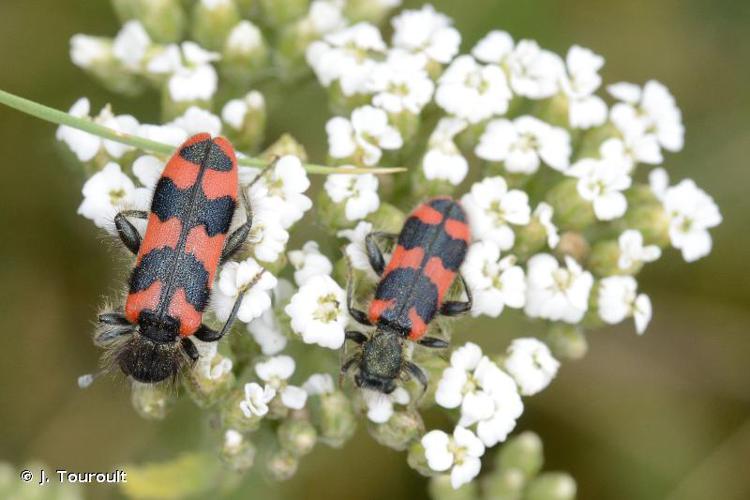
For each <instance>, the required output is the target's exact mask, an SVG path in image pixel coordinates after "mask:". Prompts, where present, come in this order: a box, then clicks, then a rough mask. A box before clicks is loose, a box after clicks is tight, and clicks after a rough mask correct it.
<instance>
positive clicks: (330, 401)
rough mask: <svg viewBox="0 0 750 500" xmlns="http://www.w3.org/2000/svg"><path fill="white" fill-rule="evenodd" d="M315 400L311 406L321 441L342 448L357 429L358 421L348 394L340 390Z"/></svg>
mask: <svg viewBox="0 0 750 500" xmlns="http://www.w3.org/2000/svg"><path fill="white" fill-rule="evenodd" d="M315 399H318V401H315ZM315 399H314V400H313V404H312V405H311V406H312V410H313V417H314V419H313V421H314V422H315V424H316V427H317V429H318V432H319V435H320V441H321V442H322V443H325V444H327V445H328V446H332V447H334V448H340V447H341V446H343V444H344V443H345V442H346V441H347V440H349V438H351V437H352V435H354V431H355V430H356V429H357V419H356V417H355V415H354V410H353V408H352V404H351V401H349V398H348V397H347V396H346V394H344V393H343V392H341V391H338V390H337V391H334V392H332V393H329V394H321V395H320V398H315Z"/></svg>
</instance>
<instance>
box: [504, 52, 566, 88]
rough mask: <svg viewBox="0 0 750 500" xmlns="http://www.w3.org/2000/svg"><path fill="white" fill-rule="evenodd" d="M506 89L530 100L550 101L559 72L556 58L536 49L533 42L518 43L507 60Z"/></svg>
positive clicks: (557, 57)
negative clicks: (507, 83)
mask: <svg viewBox="0 0 750 500" xmlns="http://www.w3.org/2000/svg"><path fill="white" fill-rule="evenodd" d="M507 65H508V71H509V73H510V77H509V80H510V88H511V89H513V92H514V93H516V94H518V95H522V96H524V97H528V98H530V99H545V98H547V97H552V96H553V95H555V94H556V93H557V91H558V90H559V84H558V81H559V79H560V75H561V74H562V72H563V62H562V59H560V56H558V55H557V54H555V53H553V52H550V51H548V50H544V49H542V48H540V47H539V44H537V43H536V42H535V41H534V40H521V41H519V42H518V44H517V45H516V47H515V48H514V49H513V52H512V53H511V54H510V55H509V56H508V58H507Z"/></svg>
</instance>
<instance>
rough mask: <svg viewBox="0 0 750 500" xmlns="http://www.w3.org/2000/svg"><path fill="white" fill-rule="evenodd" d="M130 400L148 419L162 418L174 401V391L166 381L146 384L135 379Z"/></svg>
mask: <svg viewBox="0 0 750 500" xmlns="http://www.w3.org/2000/svg"><path fill="white" fill-rule="evenodd" d="M130 401H131V402H132V403H133V408H135V411H136V412H138V415H140V416H141V417H143V418H145V419H148V420H162V419H164V417H166V416H167V412H168V411H169V409H170V407H171V406H172V404H173V403H174V392H173V391H171V390H170V387H169V385H168V384H166V383H161V384H144V383H142V382H137V381H135V380H134V381H133V384H132V389H131V393H130Z"/></svg>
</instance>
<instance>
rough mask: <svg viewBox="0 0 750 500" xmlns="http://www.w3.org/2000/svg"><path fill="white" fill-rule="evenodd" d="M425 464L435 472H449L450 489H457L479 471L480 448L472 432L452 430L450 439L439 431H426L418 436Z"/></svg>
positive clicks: (458, 429)
mask: <svg viewBox="0 0 750 500" xmlns="http://www.w3.org/2000/svg"><path fill="white" fill-rule="evenodd" d="M422 446H423V447H424V450H425V456H426V458H427V465H428V466H429V467H430V469H432V470H434V471H437V472H444V471H447V470H448V469H451V486H453V488H454V489H458V488H459V487H460V486H461V485H463V484H466V483H468V482H470V481H471V480H472V479H474V478H475V477H476V476H477V475H478V474H479V470H480V469H481V468H482V461H481V460H480V457H481V456H482V455H484V445H483V444H482V442H481V441H480V440H479V438H477V437H476V436H475V435H474V433H473V432H471V431H470V430H468V429H464V428H463V427H460V426H459V427H456V428H455V430H454V431H453V436H452V437H451V436H449V435H448V434H446V433H445V432H443V431H437V430H436V431H430V432H428V433H427V434H425V435H424V436H422Z"/></svg>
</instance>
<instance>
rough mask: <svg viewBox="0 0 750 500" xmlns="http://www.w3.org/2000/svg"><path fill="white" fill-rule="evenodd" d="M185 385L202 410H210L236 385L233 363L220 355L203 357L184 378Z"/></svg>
mask: <svg viewBox="0 0 750 500" xmlns="http://www.w3.org/2000/svg"><path fill="white" fill-rule="evenodd" d="M183 385H184V387H185V389H187V392H188V394H190V397H191V399H192V400H193V401H194V402H195V404H196V405H198V406H199V407H200V408H209V407H211V406H213V405H214V404H216V402H218V401H219V400H220V399H223V398H224V396H226V395H227V393H229V391H230V389H231V388H232V386H233V385H234V374H233V373H232V361H231V360H230V359H229V358H226V357H224V356H222V355H220V354H215V355H213V356H212V357H210V358H208V357H202V358H200V359H199V360H198V361H197V362H196V363H195V366H193V369H192V370H189V372H188V373H187V374H186V375H185V377H183Z"/></svg>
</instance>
